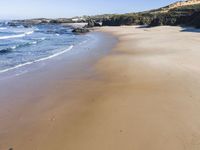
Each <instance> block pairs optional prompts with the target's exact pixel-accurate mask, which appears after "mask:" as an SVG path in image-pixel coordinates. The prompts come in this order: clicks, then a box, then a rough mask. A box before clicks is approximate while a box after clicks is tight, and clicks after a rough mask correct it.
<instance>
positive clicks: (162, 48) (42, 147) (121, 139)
mask: <svg viewBox="0 0 200 150" xmlns="http://www.w3.org/2000/svg"><path fill="white" fill-rule="evenodd" d="M97 30H99V31H101V32H107V33H110V34H113V35H114V36H116V37H118V39H119V42H118V44H117V45H116V47H115V48H114V49H113V51H112V53H111V54H109V55H107V56H106V57H103V58H102V59H101V60H99V61H98V63H96V64H95V67H96V70H95V73H94V74H92V75H91V74H90V75H88V76H86V78H83V79H82V80H77V79H73V80H69V79H68V80H67V79H65V80H62V81H59V80H56V81H55V82H56V83H57V84H56V85H57V87H56V90H55V89H54V90H53V89H51V86H50V87H49V88H50V89H49V90H46V89H45V90H44V89H43V90H41V91H42V93H45V94H43V95H42V97H37V101H38V103H34V105H33V103H30V102H29V103H28V102H26V103H23V102H22V104H23V109H24V108H26V112H24V111H23V112H20V111H16V110H12V111H13V112H12V113H9V112H8V116H9V114H12V115H10V117H1V118H0V119H1V120H0V122H1V125H0V129H1V131H0V150H4V149H6V147H7V149H8V148H9V146H10V147H13V149H14V150H199V149H200V119H199V117H200V92H199V91H200V76H199V74H200V68H199V66H200V44H199V42H200V35H199V33H198V32H192V30H191V32H185V31H183V29H182V28H180V27H156V28H139V27H132V26H129V27H104V28H101V29H97ZM54 84H55V83H54ZM69 87H71V88H70V89H71V90H70V91H69V90H66V89H69ZM66 91H68V92H66ZM47 92H48V94H47ZM21 93H23V92H22V91H21ZM47 95H48V96H47ZM21 97H23V96H21ZM34 97H36V95H35V94H34V95H33V96H32V99H34ZM24 99H26V97H25V98H24ZM10 105H12V103H11V104H10ZM10 105H9V106H10ZM21 107H22V106H21ZM19 109H20V107H19ZM8 110H9V109H8ZM15 112H18V113H21V114H17V113H15ZM4 113H5V112H4ZM13 113H15V115H13ZM19 116H20V117H19ZM6 118H7V120H6ZM16 118H17V119H16ZM20 118H21V120H20ZM11 120H14V121H11ZM17 120H18V121H17Z"/></svg>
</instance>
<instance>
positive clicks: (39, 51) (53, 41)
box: [0, 22, 89, 73]
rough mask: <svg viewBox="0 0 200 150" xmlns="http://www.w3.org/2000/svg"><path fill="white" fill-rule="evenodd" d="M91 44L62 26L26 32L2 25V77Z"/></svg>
mask: <svg viewBox="0 0 200 150" xmlns="http://www.w3.org/2000/svg"><path fill="white" fill-rule="evenodd" d="M87 40H89V39H88V37H87V36H82V35H76V34H74V33H72V28H70V27H64V26H62V25H55V24H45V25H36V26H33V27H29V28H26V27H24V26H22V25H21V26H14V27H13V26H9V25H8V24H7V23H6V22H0V73H5V72H8V71H11V70H16V69H18V68H20V67H24V66H28V65H30V64H33V63H39V62H41V61H45V60H48V59H51V58H54V57H57V56H59V55H62V54H64V53H67V52H69V51H71V50H73V47H74V46H75V45H77V44H80V43H82V42H85V41H87Z"/></svg>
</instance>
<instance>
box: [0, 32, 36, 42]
mask: <svg viewBox="0 0 200 150" xmlns="http://www.w3.org/2000/svg"><path fill="white" fill-rule="evenodd" d="M33 33H34V31H28V32H25V33H23V34H17V35H10V36H1V37H0V40H3V39H12V38H19V37H24V36H26V35H30V34H33Z"/></svg>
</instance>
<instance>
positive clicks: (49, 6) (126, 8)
mask: <svg viewBox="0 0 200 150" xmlns="http://www.w3.org/2000/svg"><path fill="white" fill-rule="evenodd" d="M175 1H177V0H1V4H0V19H23V18H38V17H47V18H58V17H72V16H81V15H96V14H104V13H127V12H137V11H143V10H148V9H152V8H158V7H161V6H165V5H167V4H169V3H172V2H175Z"/></svg>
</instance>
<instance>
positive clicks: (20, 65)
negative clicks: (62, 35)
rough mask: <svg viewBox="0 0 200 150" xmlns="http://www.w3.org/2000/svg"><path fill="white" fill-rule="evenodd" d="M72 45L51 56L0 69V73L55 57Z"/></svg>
mask: <svg viewBox="0 0 200 150" xmlns="http://www.w3.org/2000/svg"><path fill="white" fill-rule="evenodd" d="M73 47H74V46H73V45H71V46H70V47H68V48H67V49H65V50H63V51H61V52H58V53H55V54H53V55H51V56H48V57H44V58H41V59H38V60H34V61H31V62H26V63H23V64H19V65H17V66H14V67H11V68H8V69H4V70H0V73H5V72H8V71H11V70H14V69H17V68H20V67H24V66H27V65H31V64H33V63H37V62H40V61H45V60H48V59H51V58H54V57H57V56H59V55H62V54H64V53H66V52H68V51H70V50H71V49H72V48H73Z"/></svg>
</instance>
